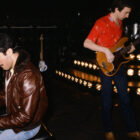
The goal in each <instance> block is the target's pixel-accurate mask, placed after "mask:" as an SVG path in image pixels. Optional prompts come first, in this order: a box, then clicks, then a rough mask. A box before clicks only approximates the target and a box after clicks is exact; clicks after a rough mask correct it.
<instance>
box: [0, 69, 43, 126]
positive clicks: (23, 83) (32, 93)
mask: <svg viewBox="0 0 140 140" xmlns="http://www.w3.org/2000/svg"><path fill="white" fill-rule="evenodd" d="M38 77H39V76H38V75H36V74H35V73H33V72H31V71H29V70H28V71H24V72H22V74H20V76H18V78H19V79H18V82H17V83H11V86H10V87H11V89H10V90H11V91H13V92H14V91H15V93H14V94H13V96H12V98H13V99H9V100H10V104H8V103H7V111H8V115H6V116H1V117H0V129H5V128H16V127H18V128H24V127H26V126H27V125H29V124H30V122H32V120H33V118H34V115H35V113H36V111H37V109H38V105H39V102H41V101H39V100H40V90H45V89H44V87H40V85H41V82H43V80H42V78H38ZM14 87H15V88H14ZM41 88H42V89H41ZM11 94H12V93H11ZM11 106H14V107H12V108H11Z"/></svg>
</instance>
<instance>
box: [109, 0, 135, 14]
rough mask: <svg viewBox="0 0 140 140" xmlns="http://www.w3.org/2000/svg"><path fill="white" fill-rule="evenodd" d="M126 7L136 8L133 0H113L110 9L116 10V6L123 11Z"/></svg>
mask: <svg viewBox="0 0 140 140" xmlns="http://www.w3.org/2000/svg"><path fill="white" fill-rule="evenodd" d="M124 7H129V8H132V9H134V5H133V3H132V0H113V2H112V5H111V8H110V11H111V12H114V11H115V8H118V10H119V11H121V10H122V9H123V8H124Z"/></svg>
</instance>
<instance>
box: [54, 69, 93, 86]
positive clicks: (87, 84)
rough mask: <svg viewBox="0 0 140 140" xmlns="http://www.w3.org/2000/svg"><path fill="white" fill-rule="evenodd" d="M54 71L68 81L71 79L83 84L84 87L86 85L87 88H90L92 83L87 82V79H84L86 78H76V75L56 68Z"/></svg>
mask: <svg viewBox="0 0 140 140" xmlns="http://www.w3.org/2000/svg"><path fill="white" fill-rule="evenodd" d="M55 73H56V74H57V75H58V76H60V77H63V78H65V79H68V80H70V81H73V82H75V83H78V84H80V85H83V86H85V87H88V88H92V86H93V84H92V82H89V81H86V80H83V79H81V78H78V77H75V76H73V75H70V74H67V73H64V72H62V71H59V70H56V71H55Z"/></svg>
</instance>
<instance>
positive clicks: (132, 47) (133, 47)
mask: <svg viewBox="0 0 140 140" xmlns="http://www.w3.org/2000/svg"><path fill="white" fill-rule="evenodd" d="M134 51H135V46H134V45H133V43H131V49H130V51H129V52H127V53H128V54H129V53H132V52H134Z"/></svg>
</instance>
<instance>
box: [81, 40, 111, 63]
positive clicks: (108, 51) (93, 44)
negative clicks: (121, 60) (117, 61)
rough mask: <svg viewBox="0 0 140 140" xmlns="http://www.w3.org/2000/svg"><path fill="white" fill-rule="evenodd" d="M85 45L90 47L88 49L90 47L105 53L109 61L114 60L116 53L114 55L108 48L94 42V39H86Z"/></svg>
mask: <svg viewBox="0 0 140 140" xmlns="http://www.w3.org/2000/svg"><path fill="white" fill-rule="evenodd" d="M83 45H84V47H85V48H88V49H90V50H92V51H96V52H102V53H105V55H106V58H107V61H108V62H109V63H112V62H113V60H114V55H113V53H112V52H111V51H110V50H109V49H108V48H105V47H102V46H99V45H97V44H96V43H94V42H93V41H92V40H89V39H85V41H84V44H83Z"/></svg>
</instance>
